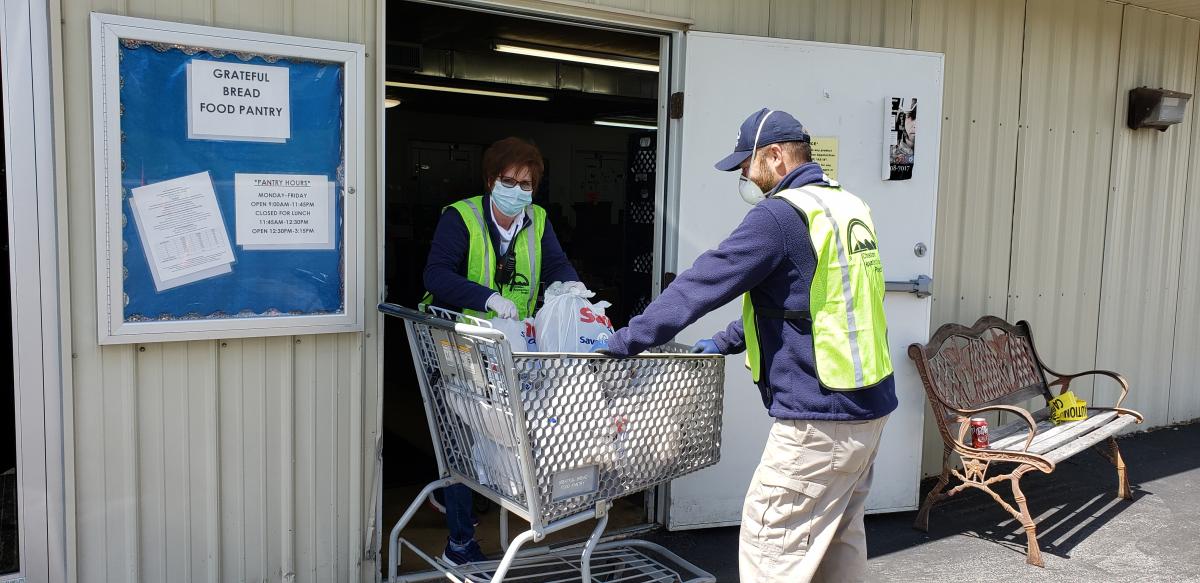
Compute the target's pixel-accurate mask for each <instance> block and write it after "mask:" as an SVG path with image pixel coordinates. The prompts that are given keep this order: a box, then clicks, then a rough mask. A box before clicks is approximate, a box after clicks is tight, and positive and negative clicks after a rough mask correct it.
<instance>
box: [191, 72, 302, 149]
mask: <svg viewBox="0 0 1200 583" xmlns="http://www.w3.org/2000/svg"><path fill="white" fill-rule="evenodd" d="M187 85H188V87H187V96H188V105H187V110H188V138H190V139H193V140H243V141H254V142H275V143H283V142H286V141H287V140H288V139H289V138H291V137H292V113H291V108H290V103H291V93H290V92H289V79H288V68H287V67H267V66H262V65H246V64H241V63H228V62H222V61H208V60H202V59H194V60H193V61H192V62H191V63H190V64H189V65H188V70H187Z"/></svg>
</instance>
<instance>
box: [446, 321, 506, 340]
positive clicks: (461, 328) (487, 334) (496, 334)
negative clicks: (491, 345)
mask: <svg viewBox="0 0 1200 583" xmlns="http://www.w3.org/2000/svg"><path fill="white" fill-rule="evenodd" d="M454 331H455V332H458V333H459V334H469V335H471V336H483V337H484V338H491V339H492V340H504V333H503V332H501V331H499V330H497V329H495V328H484V327H483V326H473V325H471V324H462V323H455V324H454Z"/></svg>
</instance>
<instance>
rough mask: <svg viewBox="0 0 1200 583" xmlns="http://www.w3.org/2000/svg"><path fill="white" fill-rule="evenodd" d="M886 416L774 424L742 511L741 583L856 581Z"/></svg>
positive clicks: (861, 572) (863, 562)
mask: <svg viewBox="0 0 1200 583" xmlns="http://www.w3.org/2000/svg"><path fill="white" fill-rule="evenodd" d="M886 420H887V418H886V417H884V418H882V419H875V420H872V421H857V422H855V421H784V420H776V421H775V424H774V426H773V427H772V428H771V436H770V437H769V438H768V439H767V446H766V448H765V449H764V450H763V456H762V461H761V462H759V464H758V470H757V471H755V472H754V479H753V480H751V482H750V490H749V491H748V492H747V493H746V504H745V506H744V507H743V508H742V531H741V544H740V545H739V568H740V571H741V581H742V583H783V582H786V583H798V582H804V581H829V582H833V583H842V582H846V581H863V580H864V579H865V578H866V571H867V533H866V530H865V528H864V527H863V511H864V509H865V507H866V501H867V492H868V491H869V490H870V489H871V468H872V465H873V464H874V462H875V452H876V451H877V450H878V449H879V435H880V433H882V432H883V425H884V423H885V422H886Z"/></svg>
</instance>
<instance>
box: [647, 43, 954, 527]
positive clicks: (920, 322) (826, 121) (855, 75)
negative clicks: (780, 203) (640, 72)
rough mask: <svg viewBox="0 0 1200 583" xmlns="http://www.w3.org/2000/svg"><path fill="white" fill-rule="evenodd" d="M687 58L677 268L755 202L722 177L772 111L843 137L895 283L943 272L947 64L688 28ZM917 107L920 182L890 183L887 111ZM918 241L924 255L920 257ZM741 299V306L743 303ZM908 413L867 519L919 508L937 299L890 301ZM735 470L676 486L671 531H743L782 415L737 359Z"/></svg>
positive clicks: (849, 181) (902, 412)
mask: <svg viewBox="0 0 1200 583" xmlns="http://www.w3.org/2000/svg"><path fill="white" fill-rule="evenodd" d="M685 49H686V50H685V53H684V90H685V99H684V104H685V107H684V115H683V119H682V130H681V132H680V136H681V140H680V143H681V144H680V148H681V150H682V151H681V156H680V159H681V163H680V165H679V169H678V170H679V173H680V174H679V181H678V193H679V195H678V196H679V220H678V223H677V224H678V225H679V228H678V233H677V237H678V265H679V269H680V270H681V271H682V270H684V269H686V268H687V267H688V266H690V265H691V264H692V262H693V261H695V259H696V257H698V256H699V255H700V254H701V253H703V252H704V251H706V250H708V249H711V248H713V247H715V246H716V245H717V244H718V243H719V242H720V241H721V239H723V238H724V237H725V236H726V235H728V234H729V233H730V232H731V231H732V230H733V228H734V227H735V226H736V225H737V224H738V223H739V222H740V221H741V219H742V217H743V216H745V214H746V212H747V211H748V210H749V207H748V206H746V203H744V202H742V200H741V198H739V196H738V194H737V179H736V175H734V174H730V173H722V172H718V171H716V170H714V169H713V166H712V165H713V163H714V162H716V161H717V160H719V159H720V158H722V157H723V156H725V155H727V154H728V153H729V152H730V151H731V149H732V147H733V144H734V141H735V137H736V135H737V131H738V126H739V125H740V124H741V122H742V120H744V119H745V118H746V116H748V115H749V114H751V113H752V112H754V111H756V110H758V109H760V108H762V107H769V108H772V109H782V110H786V111H788V112H789V113H791V114H793V115H794V116H796V118H797V119H799V120H800V122H801V123H803V124H805V126H806V127H807V128H808V129H809V131H810V133H811V134H812V135H813V136H814V137H818V138H819V137H836V138H838V145H839V148H838V150H839V152H838V154H839V155H838V163H837V166H838V179H839V181H840V182H841V183H842V185H843V186H844V187H846V188H847V189H848V190H850V191H851V192H853V193H855V194H857V195H859V196H860V197H862V198H863V199H864V200H866V201H867V203H868V204H870V206H871V208H872V213H873V216H874V219H875V224H876V228H877V230H878V233H877V235H878V238H879V244H880V250H881V252H882V256H883V262H884V270H885V276H886V277H887V279H888V281H889V282H892V281H896V282H904V281H908V280H913V279H915V278H917V277H918V276H919V275H927V276H933V229H934V219H935V216H934V213H935V212H936V207H937V205H936V201H937V181H938V154H939V149H940V145H939V142H940V140H939V136H940V134H941V108H942V62H943V60H942V55H940V54H934V53H920V52H913V51H901V50H892V49H880V48H872V47H859V46H849V45H833V44H825V43H813V42H801V41H791V40H780V39H770V38H760V37H747V36H733V35H722V34H710V33H689V34H688V35H687V37H686V47H685ZM892 97H901V98H910V99H911V98H916V99H917V103H918V104H919V113H920V115H919V119H920V124H921V125H920V126H919V129H918V130H917V132H916V135H917V140H916V148H915V152H916V155H915V164H914V169H913V176H912V178H911V179H910V180H903V181H884V180H882V178H881V177H882V168H883V162H884V139H885V131H884V110H885V106H884V103H885V100H888V103H889V105H890V98H892ZM918 244H920V245H922V246H923V248H924V251H923V252H921V253H920V254H918V252H917V251H915V249H916V248H917V247H918ZM735 303H736V302H735ZM885 308H886V310H887V318H888V325H889V326H888V327H889V339H890V343H891V349H892V360H893V362H894V365H895V368H896V385H897V392H898V394H899V399H900V407H899V409H897V410H896V412H895V413H893V414H892V415H891V417H890V419H889V420H888V424H887V427H886V429H885V431H884V435H883V441H882V445H881V446H880V451H879V454H878V457H877V459H876V463H875V481H874V486H873V488H872V490H871V497H870V499H869V501H868V506H867V508H868V511H870V512H887V511H899V510H911V509H914V508H916V507H917V496H918V486H919V484H918V482H919V479H920V472H921V436H922V431H923V414H924V411H925V397H924V393H923V391H922V389H921V384H920V380H919V378H918V377H917V373H916V370H915V369H914V368H913V366H912V362H911V361H910V360H909V359H908V357H907V355H906V349H907V347H908V345H909V344H910V343H912V342H925V341H927V340H928V338H929V311H930V299H929V298H928V297H917V296H916V295H914V294H912V293H905V292H891V293H889V294H888V296H887V299H886V301H885ZM739 316H740V303H737V305H728V306H725V307H724V308H721V309H720V310H717V311H716V312H713V313H711V314H709V315H708V316H706V317H704V318H703V319H701V320H700V321H699V322H698V323H696V324H695V325H694V326H692V327H690V328H688V329H687V330H686V331H684V332H683V333H682V334H681V335H680V340H681V341H686V342H691V341H695V340H698V339H700V338H707V337H709V336H711V335H712V334H713V333H714V332H716V331H717V330H720V329H723V328H724V327H725V326H726V325H727V324H728V323H729V322H730V321H732V320H734V319H736V318H738V317H739ZM726 366H727V376H726V379H727V380H726V392H725V418H724V435H723V440H724V441H723V449H722V461H721V463H720V464H718V465H717V466H716V467H713V468H710V469H708V470H705V471H703V472H700V473H698V474H696V475H694V476H689V477H687V478H683V479H680V480H676V481H675V482H674V483H673V484H672V485H671V489H670V501H669V504H668V511H667V512H668V514H667V524H668V526H669V527H670V528H671V529H686V528H700V527H708V526H719V525H730V524H737V523H738V522H739V521H740V511H741V506H742V501H743V499H744V497H745V493H746V488H747V486H748V485H749V482H750V477H751V475H752V474H753V472H754V468H755V466H756V465H757V463H758V459H759V456H760V454H761V453H762V448H763V444H764V443H765V441H766V436H767V432H768V430H769V429H770V426H771V423H770V419H769V418H768V417H767V414H766V411H765V410H764V408H763V406H762V401H761V399H760V398H759V394H758V391H757V389H755V388H754V386H753V384H752V383H751V381H750V375H749V374H748V373H747V371H746V369H745V367H744V359H742V358H740V357H733V358H729V359H727V364H726Z"/></svg>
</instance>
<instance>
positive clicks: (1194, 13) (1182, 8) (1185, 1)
mask: <svg viewBox="0 0 1200 583" xmlns="http://www.w3.org/2000/svg"><path fill="white" fill-rule="evenodd" d="M1129 3H1130V4H1137V5H1138V6H1145V7H1146V8H1153V9H1155V10H1161V11H1163V12H1170V13H1171V14H1178V15H1179V16H1186V17H1188V18H1195V19H1200V2H1196V0H1130V2H1129Z"/></svg>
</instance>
